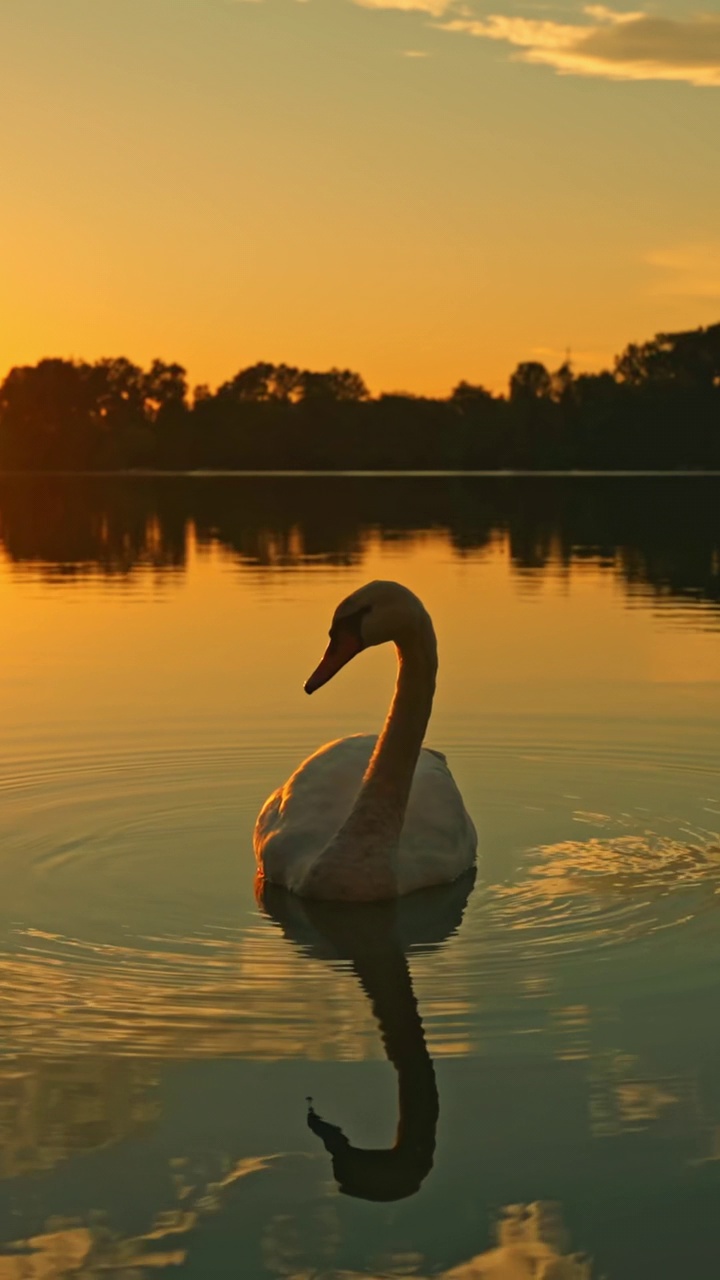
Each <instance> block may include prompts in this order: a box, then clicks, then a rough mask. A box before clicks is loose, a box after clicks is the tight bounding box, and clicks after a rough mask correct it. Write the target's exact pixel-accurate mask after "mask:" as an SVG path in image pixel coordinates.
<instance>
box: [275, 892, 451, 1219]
mask: <svg viewBox="0 0 720 1280" xmlns="http://www.w3.org/2000/svg"><path fill="white" fill-rule="evenodd" d="M474 881H475V871H474V869H473V870H471V871H468V872H466V873H465V874H464V875H462V876H461V877H460V878H459V879H458V880H456V881H455V882H454V883H453V884H452V885H443V886H442V887H440V888H436V889H426V890H425V892H424V893H416V894H413V896H412V897H411V898H400V899H397V898H396V899H394V900H390V901H385V902H377V903H374V904H371V905H369V906H368V905H367V904H357V903H341V904H339V905H338V904H337V903H328V902H317V901H315V902H313V901H312V900H310V899H307V898H305V899H300V898H298V897H297V896H296V895H295V894H292V893H289V892H288V891H287V889H283V888H279V887H277V886H275V885H269V884H267V883H264V884H263V885H262V886H260V888H259V892H258V906H259V907H260V909H261V910H262V911H264V913H265V914H266V915H267V916H269V917H270V919H271V920H273V921H274V922H275V924H276V925H279V926H280V928H281V929H282V931H283V934H284V935H285V937H286V938H287V939H288V941H290V942H291V943H293V944H294V945H295V946H296V947H297V948H298V950H300V951H301V952H302V954H303V955H304V956H309V957H311V958H312V959H314V960H320V961H323V960H334V961H337V960H342V961H349V962H350V965H351V968H352V972H353V973H354V975H355V977H356V978H357V980H358V982H359V983H360V985H361V987H362V989H363V991H364V992H365V995H366V996H367V997H368V999H369V1000H370V1002H371V1004H372V1009H373V1013H374V1015H375V1019H376V1021H377V1024H378V1027H379V1030H380V1034H381V1037H382V1041H383V1045H384V1048H385V1053H386V1055H387V1057H388V1060H389V1061H390V1062H391V1063H392V1065H393V1067H394V1068H395V1072H396V1074H397V1082H398V1110H399V1116H398V1125H397V1131H396V1135H395V1142H394V1144H393V1146H392V1147H387V1148H367V1147H357V1146H354V1145H353V1143H351V1142H350V1140H349V1139H348V1138H347V1137H346V1136H345V1134H344V1133H343V1131H342V1129H341V1128H340V1127H339V1126H338V1125H336V1124H333V1123H331V1122H330V1121H328V1120H324V1119H323V1118H322V1117H321V1116H320V1115H318V1113H317V1111H316V1110H315V1107H314V1106H313V1103H312V1100H311V1099H308V1101H309V1103H310V1106H309V1109H308V1114H307V1123H308V1127H309V1128H310V1129H311V1130H312V1132H313V1133H314V1134H316V1135H317V1137H318V1138H320V1140H321V1141H322V1143H323V1146H324V1147H325V1150H326V1151H327V1152H328V1153H329V1155H330V1156H331V1159H332V1168H333V1174H334V1177H335V1181H336V1182H337V1184H338V1187H339V1189H340V1191H341V1192H343V1194H344V1195H348V1196H356V1197H359V1198H360V1199H362V1200H376V1201H389V1200H402V1199H405V1198H406V1197H407V1196H412V1195H414V1194H415V1193H416V1192H417V1191H418V1190H419V1189H420V1186H421V1184H422V1183H423V1181H424V1180H425V1178H426V1177H427V1175H428V1174H429V1172H430V1170H431V1169H432V1167H433V1160H434V1156H435V1136H436V1130H437V1122H438V1115H439V1110H440V1103H439V1099H438V1091H437V1084H436V1080H435V1069H434V1066H433V1062H432V1058H431V1057H430V1054H429V1053H428V1049H427V1045H426V1043H425V1034H424V1031H423V1025H422V1021H421V1018H420V1014H419V1012H418V1006H417V1001H416V998H415V993H414V991H413V985H412V978H411V975H410V970H409V968H408V962H407V952H408V951H410V950H411V949H412V953H413V955H414V956H417V955H418V954H421V953H422V952H428V951H430V952H433V953H436V952H437V950H438V948H439V947H440V946H442V944H443V943H445V942H446V941H447V939H448V938H449V937H451V936H452V935H453V934H455V933H457V931H458V929H459V927H460V923H461V921H462V918H463V914H464V911H465V907H466V905H467V901H468V897H469V895H470V893H471V891H472V888H473V884H474Z"/></svg>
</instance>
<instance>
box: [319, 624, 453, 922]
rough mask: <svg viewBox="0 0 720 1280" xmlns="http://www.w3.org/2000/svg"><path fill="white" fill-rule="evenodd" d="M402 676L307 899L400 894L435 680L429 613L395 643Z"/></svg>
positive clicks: (433, 644)
mask: <svg viewBox="0 0 720 1280" xmlns="http://www.w3.org/2000/svg"><path fill="white" fill-rule="evenodd" d="M395 644H396V649H397V655H398V677H397V684H396V686H395V694H394V697H393V700H392V703H391V704H390V710H389V712H388V715H387V719H386V721H385V724H384V726H383V730H382V733H381V734H380V737H379V738H378V741H377V745H376V747H375V750H374V752H373V754H372V758H371V760H370V764H369V765H368V768H367V771H366V773H365V777H364V778H363V783H362V786H361V788H360V792H359V794H358V797H357V800H356V801H355V805H354V806H353V809H352V811H351V812H350V814H349V816H348V818H347V819H346V821H345V822H344V823H343V825H342V827H341V828H340V830H339V831H338V833H337V835H336V836H335V837H334V838H333V840H332V841H331V842H330V844H329V845H328V847H327V848H326V849H325V850H324V851H323V853H322V854H321V855H320V857H319V858H318V859H317V860H316V862H315V863H314V865H313V867H312V868H311V870H310V872H309V874H308V876H307V878H306V881H305V883H304V885H303V889H302V892H303V893H308V894H310V895H311V896H313V897H324V898H336V899H342V898H350V899H352V900H353V901H355V902H357V901H361V900H363V899H365V900H367V901H373V900H377V899H382V898H387V897H393V896H394V895H395V894H396V892H397V875H396V864H397V849H398V842H399V839H400V832H401V830H402V825H403V821H404V818H405V810H406V808H407V803H408V798H409V795H410V788H411V786H412V780H413V775H414V773H415V765H416V764H417V758H418V755H419V754H420V748H421V746H422V740H423V738H424V736H425V730H426V728H427V723H428V720H429V719H430V711H431V709H432V702H433V695H434V693H435V677H436V674H437V665H438V662H437V642H436V640H435V632H434V631H433V627H432V623H431V621H430V618H429V617H428V615H427V614H423V616H422V618H421V619H420V620H419V622H418V623H417V624H416V625H415V626H414V627H413V628H412V629H411V630H410V629H408V631H407V632H405V633H404V634H403V635H402V636H399V637H398V639H397V640H396V642H395Z"/></svg>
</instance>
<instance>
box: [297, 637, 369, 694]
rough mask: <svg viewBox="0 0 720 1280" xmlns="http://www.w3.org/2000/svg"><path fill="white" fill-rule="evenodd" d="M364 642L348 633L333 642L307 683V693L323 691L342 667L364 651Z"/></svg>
mask: <svg viewBox="0 0 720 1280" xmlns="http://www.w3.org/2000/svg"><path fill="white" fill-rule="evenodd" d="M362 647H363V645H362V641H361V640H360V639H358V638H357V637H355V636H353V635H350V634H349V633H348V632H341V633H340V635H339V636H337V637H336V638H335V639H334V640H331V641H330V643H329V645H328V647H327V649H326V650H325V652H324V654H323V656H322V658H321V659H320V662H319V664H318V665H317V667H316V668H315V670H314V671H313V673H312V675H311V676H310V677H309V678H308V679H307V680H306V681H305V692H306V693H314V692H315V690H316V689H321V688H322V686H323V685H324V684H327V682H328V680H332V678H333V676H335V675H337V673H338V671H339V670H340V668H341V667H344V666H345V664H346V663H348V662H349V661H350V659H351V658H354V657H355V655H356V654H358V653H360V652H361V650H362Z"/></svg>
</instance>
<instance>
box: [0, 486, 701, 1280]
mask: <svg viewBox="0 0 720 1280" xmlns="http://www.w3.org/2000/svg"><path fill="white" fill-rule="evenodd" d="M719 509H720V482H718V481H717V480H710V479H707V480H706V479H703V478H701V477H696V478H692V479H665V480H660V479H649V478H648V479H644V480H642V479H631V478H628V477H626V478H619V479H614V480H599V479H598V480H591V479H574V480H571V479H568V480H552V481H551V480H543V479H540V478H535V479H527V480H523V481H520V480H512V479H509V478H505V479H498V480H490V479H485V480H480V479H475V480H470V479H460V478H457V479H447V478H444V479H441V478H425V479H422V478H414V479H399V478H394V479H393V478H384V479H376V480H370V479H359V478H356V479H350V478H339V477H332V476H328V477H321V478H303V479H300V478H295V479H293V478H285V479H277V478H276V479H273V480H271V479H262V478H257V477H255V478H246V479H227V478H225V479H223V478H218V479H212V480H211V479H205V480H201V479H195V480H187V479H186V480H179V479H173V478H171V477H165V478H163V477H156V478H153V479H145V480H143V479H134V480H115V481H101V480H85V481H80V480H75V481H73V480H65V481H63V480H54V481H50V480H43V479H41V478H36V479H28V480H23V481H20V480H9V479H8V480H5V481H0V617H1V618H2V626H3V662H2V665H1V666H0V696H1V698H2V708H3V715H2V720H1V721H0V858H1V859H2V873H3V880H2V883H3V895H2V900H1V901H0V956H1V959H0V984H1V987H2V1001H1V1003H0V1027H1V1029H2V1040H1V1042H0V1043H1V1056H0V1129H1V1132H2V1153H1V1154H0V1173H1V1175H2V1180H1V1181H0V1231H1V1232H2V1236H1V1243H0V1276H2V1277H5V1276H7V1277H9V1278H10V1277H11V1278H12V1280H15V1278H16V1277H17V1278H18V1280H20V1277H32V1278H35V1277H37V1278H38V1280H39V1278H40V1277H43V1278H45V1277H48V1278H49V1277H65V1276H95V1275H100V1274H101V1273H104V1272H107V1271H108V1270H109V1271H110V1272H111V1273H116V1274H119V1275H121V1276H124V1277H127V1280H130V1278H131V1277H132V1278H133V1280H139V1278H140V1277H150V1276H152V1275H155V1274H156V1273H157V1271H158V1269H162V1268H163V1267H165V1266H167V1267H170V1266H173V1267H175V1268H176V1270H178V1271H179V1273H180V1274H187V1275H188V1276H196V1277H211V1276H226V1275H227V1276H231V1275H232V1276H237V1275H242V1276H243V1277H248V1280H254V1278H255V1277H258V1278H259V1277H270V1276H287V1277H297V1278H298V1280H299V1278H300V1277H303V1278H305V1277H310V1276H312V1277H328V1278H329V1277H332V1278H333V1280H340V1277H342V1278H343V1280H346V1278H347V1277H355V1276H357V1277H377V1276H391V1275H392V1276H395V1275H411V1276H419V1277H424V1276H431V1275H432V1276H435V1275H442V1276H445V1275H453V1276H455V1277H458V1280H459V1278H460V1277H469V1276H497V1277H503V1278H505V1277H506V1278H507V1280H516V1278H517V1277H524V1276H526V1275H527V1276H546V1277H549V1276H551V1275H552V1276H553V1277H555V1276H562V1277H563V1280H565V1277H571V1278H572V1280H576V1278H577V1280H580V1278H581V1277H582V1278H583V1280H585V1278H586V1277H593V1278H594V1280H599V1278H600V1277H607V1278H608V1280H637V1278H638V1277H641V1276H648V1277H650V1276H652V1277H653V1280H661V1278H664V1277H668V1280H669V1278H670V1277H673V1280H675V1278H676V1277H677V1276H679V1275H682V1276H683V1277H688V1280H691V1278H693V1277H695V1276H697V1277H701V1276H702V1277H704V1276H706V1275H708V1274H712V1273H713V1268H714V1267H715V1265H716V1259H717V1257H718V1256H719V1255H720V1227H718V1225H717V1211H716V1206H717V1197H718V1192H719V1191H720V1169H719V1166H718V1160H719V1159H720V1084H719V1083H718V1082H719V1081H720V1070H719V1069H720V1027H719V1026H718V1018H717V1009H718V1007H719V997H720V990H719V988H720V963H719V961H720V933H719V927H720V913H719V912H718V908H719V907H720V834H719V832H720V769H719V767H718V759H719V751H718V749H719V748H720V520H718V516H717V512H718V510H719ZM371 577H392V578H397V579H399V580H401V581H403V582H405V583H407V585H408V586H410V587H412V588H413V589H414V590H416V591H418V593H419V594H420V595H421V596H422V597H423V599H424V600H425V602H426V604H427V606H428V608H429V609H430V612H431V613H432V615H433V618H434V621H435V624H436V629H437V631H438V636H439V642H440V660H441V668H440V679H439V686H438V695H437V698H436V704H435V710H434V714H433V718H432V721H431V725H430V730H429V734H428V742H429V744H430V745H432V746H436V747H438V748H440V749H441V750H443V751H444V752H445V753H446V754H447V756H448V758H449V762H450V764H451V767H452V769H453V772H454V774H455V777H456V779H457V781H458V783H459V785H460V787H461V790H462V792H463V795H464V797H465V801H466V804H467V807H468V809H469V810H470V812H471V814H472V816H473V818H474V819H475V821H476V824H477V826H478V830H479V834H480V859H479V865H478V874H477V878H476V881H475V883H474V885H472V884H463V885H460V886H456V889H455V891H454V892H452V893H450V894H445V895H444V896H443V895H440V896H439V897H437V896H436V897H433V896H432V895H430V897H429V898H428V899H426V900H425V901H423V902H421V903H420V904H415V905H414V906H412V905H411V907H410V908H405V907H404V908H403V910H402V911H401V912H400V914H399V917H394V916H392V917H388V916H387V915H384V916H383V915H382V914H381V916H379V917H376V918H375V919H374V921H373V924H372V926H369V925H363V923H362V921H360V922H358V921H357V920H356V919H355V920H354V919H352V918H351V919H348V920H343V919H341V918H338V917H337V914H335V915H332V914H331V917H330V918H328V917H327V916H326V915H325V916H323V915H322V913H321V914H320V916H318V915H317V913H315V914H313V912H312V911H311V912H310V913H309V914H308V913H307V912H305V911H303V910H302V909H300V908H299V907H298V909H297V910H294V909H288V907H287V905H285V906H283V905H282V903H281V904H277V903H275V904H273V903H269V904H268V911H263V910H261V909H259V908H258V905H257V904H256V902H255V900H254V896H253V860H252V852H251V833H252V826H253V822H254V818H255V814H256V812H257V810H258V808H259V807H260V805H261V803H262V801H263V800H264V798H265V796H266V795H267V794H268V792H269V791H270V790H272V789H273V788H274V787H275V786H276V785H277V784H278V783H279V782H281V781H282V780H283V779H284V778H285V777H286V776H287V774H288V773H289V772H290V771H291V769H292V768H294V767H295V765H296V764H297V763H298V762H299V761H300V760H301V759H302V758H303V757H304V756H305V755H307V754H308V753H309V752H311V751H312V750H313V749H315V747H317V746H318V745H319V744H321V743H322V742H324V741H327V740H328V739H331V738H333V737H337V736H342V735H343V734H345V733H350V732H358V731H373V730H376V729H377V728H378V726H379V725H380V723H381V721H382V718H383V715H384V712H385V708H386V705H387V702H388V699H389V696H390V693H391V689H392V682H393V659H392V654H391V652H390V651H389V650H388V649H385V650H383V651H372V652H369V653H366V654H363V655H361V657H360V658H359V659H358V660H357V661H356V662H355V663H353V664H352V665H351V666H350V667H349V668H347V669H346V670H345V671H344V672H343V673H341V675H340V676H339V677H338V678H337V679H336V680H335V681H334V682H333V683H332V684H330V685H329V686H327V688H325V689H323V690H322V691H320V692H319V693H318V694H316V695H315V696H314V697H313V698H312V699H307V698H306V697H305V695H304V694H303V693H302V683H303V680H304V679H305V677H306V676H307V675H308V673H309V672H310V670H311V669H312V668H313V666H314V665H315V663H316V661H317V659H318V657H319V654H320V652H321V651H322V648H323V647H324V641H325V636H326V631H327V626H328V623H329V619H330V616H331V613H332V610H333V608H334V606H335V604H336V603H337V602H338V600H339V599H340V598H342V596H343V595H345V594H346V593H347V592H349V591H351V590H353V589H354V588H355V587H357V586H358V585H360V584H361V583H362V582H364V581H366V580H367V579H369V578H371ZM415 1001H417V1010H419V1016H420V1017H421V1019H422V1027H421V1025H420V1022H419V1019H418V1013H417V1010H416V1006H415ZM423 1028H424V1033H423ZM388 1059H390V1061H388ZM392 1063H394V1067H393V1065H392ZM398 1078H399V1081H400V1094H401V1102H402V1107H403V1115H404V1131H403V1134H401V1140H400V1143H399V1146H398V1148H397V1149H396V1152H395V1154H394V1155H390V1156H386V1155H373V1156H369V1157H366V1156H362V1155H358V1154H357V1153H356V1151H355V1150H354V1148H357V1147H359V1148H371V1149H381V1148H391V1147H392V1146H393V1142H394V1141H395V1129H396V1124H397V1118H398ZM308 1095H311V1096H312V1098H313V1116H317V1117H320V1119H317V1120H314V1121H313V1124H314V1129H315V1131H313V1130H312V1129H311V1128H309V1127H308V1124H307V1103H306V1098H307V1096H308ZM311 1119H312V1116H311ZM328 1126H330V1127H328ZM332 1126H340V1127H341V1128H342V1130H343V1132H344V1134H345V1135H347V1139H348V1140H349V1143H350V1153H349V1154H348V1151H347V1144H345V1145H343V1140H342V1139H340V1138H338V1137H337V1133H336V1131H335V1130H334V1128H333V1127H332ZM543 1268H544V1270H543ZM553 1268H554V1269H553Z"/></svg>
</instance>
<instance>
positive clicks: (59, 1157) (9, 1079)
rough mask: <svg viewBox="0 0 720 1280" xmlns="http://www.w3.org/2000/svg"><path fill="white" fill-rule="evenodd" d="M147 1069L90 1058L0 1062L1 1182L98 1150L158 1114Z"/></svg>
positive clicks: (152, 1077)
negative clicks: (79, 1153) (4, 1179)
mask: <svg viewBox="0 0 720 1280" xmlns="http://www.w3.org/2000/svg"><path fill="white" fill-rule="evenodd" d="M156 1083H157V1076H156V1073H155V1072H154V1070H153V1068H152V1066H151V1065H149V1064H147V1063H144V1062H142V1061H140V1062H138V1061H136V1060H135V1059H130V1058H119V1057H102V1058H101V1057H93V1056H91V1055H89V1054H86V1055H83V1056H82V1057H77V1058H68V1059H61V1060H44V1059H42V1058H35V1057H27V1058H19V1057H18V1058H12V1059H9V1060H5V1061H3V1062H1V1063H0V1177H2V1178H17V1177H19V1176H21V1175H24V1174H27V1173H36V1172H38V1171H39V1170H43V1169H52V1168H54V1167H55V1165H58V1164H61V1163H62V1162H63V1161H64V1160H67V1159H68V1158H69V1157H70V1156H71V1155H73V1154H74V1153H77V1152H88V1151H97V1150H99V1149H100V1148H102V1147H105V1146H108V1145H110V1144H112V1143H114V1142H118V1141H119V1140H120V1139H121V1138H124V1137H126V1136H127V1135H128V1134H129V1133H131V1132H132V1131H133V1130H137V1129H141V1128H143V1127H146V1126H148V1125H151V1124H152V1123H153V1122H154V1121H155V1120H156V1119H157V1117H158V1115H159V1109H158V1103H157V1099H156V1098H155V1096H154V1089H155V1086H156Z"/></svg>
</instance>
